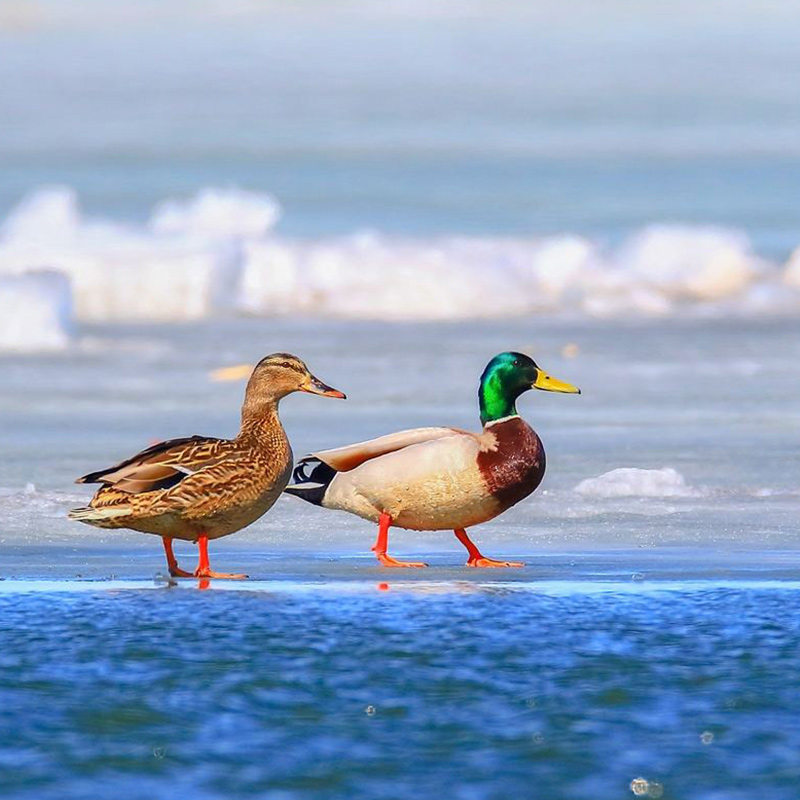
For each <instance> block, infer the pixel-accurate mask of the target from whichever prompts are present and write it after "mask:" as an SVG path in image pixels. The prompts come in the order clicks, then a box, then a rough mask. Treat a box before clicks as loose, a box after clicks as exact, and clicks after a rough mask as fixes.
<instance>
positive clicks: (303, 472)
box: [284, 456, 337, 506]
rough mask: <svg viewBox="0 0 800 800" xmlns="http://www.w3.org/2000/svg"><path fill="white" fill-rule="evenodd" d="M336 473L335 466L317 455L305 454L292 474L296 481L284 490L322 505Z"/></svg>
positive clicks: (309, 501)
mask: <svg viewBox="0 0 800 800" xmlns="http://www.w3.org/2000/svg"><path fill="white" fill-rule="evenodd" d="M336 474H337V473H336V470H335V469H334V468H333V467H331V466H328V464H326V463H325V462H324V461H321V460H320V459H319V458H317V457H316V456H305V458H301V459H300V460H299V461H298V462H297V466H296V467H295V468H294V473H293V475H292V480H293V481H294V483H292V484H291V485H289V486H287V487H286V488H285V489H284V491H285V492H286V494H293V495H294V496H295V497H299V498H301V499H302V500H305V501H306V502H307V503H312V504H313V505H315V506H321V505H322V501H323V500H324V498H325V492H327V491H328V486H330V483H331V481H332V480H333V479H334V478H335V477H336Z"/></svg>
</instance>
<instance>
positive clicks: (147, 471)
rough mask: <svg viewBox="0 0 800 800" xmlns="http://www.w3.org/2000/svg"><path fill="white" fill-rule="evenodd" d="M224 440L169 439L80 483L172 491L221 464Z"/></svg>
mask: <svg viewBox="0 0 800 800" xmlns="http://www.w3.org/2000/svg"><path fill="white" fill-rule="evenodd" d="M224 441H225V440H223V439H209V438H208V437H205V436H189V437H186V438H183V439H169V440H168V441H165V442H159V443H158V444H154V445H152V446H151V447H148V448H146V449H145V450H142V451H141V452H140V453H137V454H136V455H135V456H132V457H131V458H128V459H126V460H125V461H122V462H120V463H119V464H117V465H115V466H113V467H109V468H108V469H103V470H98V471H97V472H90V473H89V474H88V475H84V476H83V477H81V478H78V480H77V481H76V483H102V484H105V485H106V486H110V487H113V488H115V489H119V490H120V491H123V492H126V493H128V494H140V493H142V492H152V491H156V490H158V489H169V488H171V487H173V486H175V485H176V484H178V483H179V482H180V481H182V480H183V479H184V478H185V477H186V476H187V475H191V474H192V473H193V472H194V471H195V469H196V468H200V467H202V466H205V465H208V464H209V463H214V462H215V461H217V460H218V459H219V458H220V457H221V456H220V454H219V452H218V451H219V446H220V445H221V444H222V443H223V442H224Z"/></svg>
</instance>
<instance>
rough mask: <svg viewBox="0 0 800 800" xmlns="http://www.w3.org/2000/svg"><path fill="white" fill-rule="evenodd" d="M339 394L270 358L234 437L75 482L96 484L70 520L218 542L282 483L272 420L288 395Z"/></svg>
mask: <svg viewBox="0 0 800 800" xmlns="http://www.w3.org/2000/svg"><path fill="white" fill-rule="evenodd" d="M294 391H307V392H311V393H314V394H324V395H327V396H336V397H342V396H343V395H341V393H339V392H336V390H333V389H330V387H327V386H325V385H324V384H322V383H320V382H319V381H318V380H317V379H316V378H314V377H313V376H312V375H311V374H310V373H309V371H308V369H307V368H306V366H305V364H303V362H302V361H300V359H298V358H296V357H295V356H291V355H288V354H286V353H276V354H274V355H272V356H267V357H266V358H265V359H263V360H262V361H261V362H260V363H259V364H258V366H257V367H256V368H255V370H254V371H253V374H252V376H251V377H250V380H249V382H248V385H247V390H246V392H245V400H244V404H243V407H242V424H241V428H240V431H239V434H238V435H237V436H236V437H235V438H234V439H216V438H210V437H203V436H192V437H189V438H185V439H172V440H169V441H165V442H161V443H159V444H156V445H153V446H152V447H148V448H147V449H146V450H143V451H142V452H141V453H138V454H137V455H135V456H133V457H132V458H129V459H127V460H125V461H123V462H121V463H120V464H117V465H116V466H114V467H111V468H110V469H106V470H100V471H98V472H93V473H90V474H88V475H85V476H83V477H82V478H79V479H78V483H101V484H103V486H102V487H101V488H100V489H99V490H98V491H97V493H96V494H95V496H94V497H93V498H92V500H91V502H90V504H89V506H88V507H86V508H79V509H74V510H73V511H72V512H70V517H71V518H73V519H76V520H79V521H80V522H85V523H87V524H89V525H94V526H96V527H99V528H131V529H133V530H136V531H142V532H145V533H154V534H159V535H161V536H164V537H168V538H176V539H186V540H191V541H196V540H197V539H198V538H199V537H201V536H203V537H207V538H209V539H218V538H220V537H222V536H227V535H229V534H231V533H235V532H236V531H238V530H240V529H241V528H244V527H245V526H247V525H249V524H250V523H252V522H254V521H255V520H257V519H258V518H259V517H260V516H262V514H264V513H265V512H266V511H267V510H268V509H269V508H270V507H271V506H272V505H273V504H274V503H275V501H276V500H277V499H278V497H279V496H280V494H281V492H282V491H283V489H284V488H285V487H286V484H287V483H288V480H289V476H290V474H291V466H292V450H291V447H290V446H289V441H288V439H287V437H286V433H285V431H284V429H283V425H282V424H281V421H280V418H279V416H278V404H279V402H280V400H281V399H282V398H283V397H285V396H286V395H287V394H290V393H291V392H294Z"/></svg>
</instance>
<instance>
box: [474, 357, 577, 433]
mask: <svg viewBox="0 0 800 800" xmlns="http://www.w3.org/2000/svg"><path fill="white" fill-rule="evenodd" d="M528 389H541V390H542V391H544V392H563V393H565V394H580V393H581V390H580V389H578V388H577V387H576V386H573V385H572V384H570V383H565V382H564V381H560V380H558V379H557V378H553V377H552V376H551V375H548V374H547V373H546V372H545V371H544V370H542V369H540V368H539V366H538V365H537V364H536V362H535V361H534V360H533V359H532V358H531V357H530V356H526V355H525V354H524V353H512V352H509V353H499V354H498V355H496V356H495V357H494V358H493V359H492V360H491V361H490V362H489V363H488V364H487V365H486V369H485V370H484V371H483V374H482V375H481V385H480V388H479V389H478V400H479V402H480V407H481V423H483V424H484V425H485V424H486V423H487V422H492V421H494V420H498V419H503V418H504V417H511V416H514V415H515V414H516V413H517V408H516V401H517V398H518V397H519V396H520V395H521V394H522V393H523V392H527V391H528Z"/></svg>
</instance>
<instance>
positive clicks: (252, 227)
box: [149, 189, 280, 239]
mask: <svg viewBox="0 0 800 800" xmlns="http://www.w3.org/2000/svg"><path fill="white" fill-rule="evenodd" d="M279 217H280V206H279V205H278V202H277V201H276V200H275V199H274V198H273V197H271V196H270V195H267V194H262V193H257V192H245V191H242V190H241V189H225V190H221V189H204V190H203V191H201V192H199V193H198V194H197V195H196V196H195V197H193V198H191V199H190V200H164V201H163V202H161V203H159V204H158V205H157V206H156V207H155V209H154V210H153V213H152V215H151V217H150V222H149V227H150V229H151V230H152V231H154V232H155V233H164V234H180V235H183V236H194V237H198V238H218V239H219V238H228V237H242V238H259V237H262V236H265V235H266V234H267V233H268V232H269V231H270V230H271V229H272V228H273V227H274V226H275V223H276V222H277V221H278V219H279Z"/></svg>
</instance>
